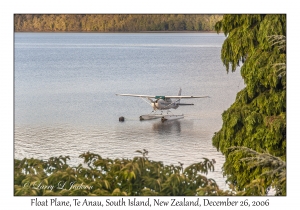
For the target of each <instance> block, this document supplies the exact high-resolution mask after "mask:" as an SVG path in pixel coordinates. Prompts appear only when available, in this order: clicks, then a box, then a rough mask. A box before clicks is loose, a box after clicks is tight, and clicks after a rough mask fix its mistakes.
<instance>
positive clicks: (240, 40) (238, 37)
mask: <svg viewBox="0 0 300 210" xmlns="http://www.w3.org/2000/svg"><path fill="white" fill-rule="evenodd" d="M215 27H216V30H217V31H223V32H224V33H225V35H226V36H227V38H226V40H225V41H224V44H223V46H222V51H221V59H222V61H223V63H224V65H225V66H226V70H227V71H229V69H231V71H235V70H236V68H237V67H238V66H239V65H241V64H242V67H241V75H242V77H243V79H244V82H245V85H246V87H245V88H244V89H243V90H241V91H240V92H239V93H238V94H237V97H236V101H235V102H234V103H233V104H232V105H231V107H230V108H229V109H228V110H226V111H224V113H223V114H222V118H223V126H222V128H221V130H220V131H219V132H217V133H215V135H214V137H213V145H214V146H215V147H216V148H217V149H218V150H220V151H221V152H222V153H223V154H225V157H226V162H225V164H224V174H225V175H227V178H228V182H229V183H230V184H232V185H233V186H234V188H235V189H236V190H245V189H246V190H245V193H246V194H248V195H263V194H265V193H266V192H267V191H268V189H269V187H270V186H276V187H275V189H276V190H277V192H276V193H277V194H278V195H282V194H285V190H283V189H284V188H285V187H284V186H283V185H284V184H285V182H284V184H282V183H283V182H281V184H282V185H280V187H278V185H277V184H275V181H274V180H275V179H272V178H273V177H272V176H270V177H267V176H265V175H266V174H267V173H265V171H266V170H267V171H268V170H269V168H268V167H265V166H263V167H250V166H249V164H250V162H247V161H241V158H243V157H244V156H243V154H244V153H243V152H242V151H240V152H233V150H231V149H230V148H231V147H232V146H238V147H243V148H244V147H247V148H250V149H252V150H254V151H256V152H263V153H265V152H267V154H269V155H271V156H274V158H277V157H278V158H280V159H281V160H282V161H285V160H286V65H285V64H286V47H285V43H286V42H285V36H286V16H285V15H279V14H277V15H273V14H270V15H224V17H223V20H221V21H220V22H218V23H217V24H216V26H215ZM234 151H235V150H234ZM243 151H244V150H243ZM250 165H251V164H250ZM262 174H264V176H263V175H262ZM269 175H270V174H269ZM253 183H256V187H253V186H254V184H253ZM247 186H248V187H247ZM249 186H252V187H253V188H251V189H250V187H249Z"/></svg>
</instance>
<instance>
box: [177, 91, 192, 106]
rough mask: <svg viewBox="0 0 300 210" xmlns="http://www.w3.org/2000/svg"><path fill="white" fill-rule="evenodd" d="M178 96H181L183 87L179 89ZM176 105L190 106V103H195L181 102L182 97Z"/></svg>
mask: <svg viewBox="0 0 300 210" xmlns="http://www.w3.org/2000/svg"><path fill="white" fill-rule="evenodd" d="M178 96H181V88H180V89H179V93H178ZM176 105H178V106H185V105H187V106H189V105H194V104H187V103H180V99H179V100H178V101H177V102H176Z"/></svg>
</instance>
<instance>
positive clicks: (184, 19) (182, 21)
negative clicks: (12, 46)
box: [14, 14, 222, 32]
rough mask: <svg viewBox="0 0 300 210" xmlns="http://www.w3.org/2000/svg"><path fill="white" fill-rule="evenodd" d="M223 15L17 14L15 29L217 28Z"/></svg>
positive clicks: (93, 30)
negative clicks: (216, 25)
mask: <svg viewBox="0 0 300 210" xmlns="http://www.w3.org/2000/svg"><path fill="white" fill-rule="evenodd" d="M221 19H222V15H202V14H199V15H197V14H87V15H84V14H15V15H14V28H15V32H143V31H214V30H215V29H214V26H215V24H216V22H217V21H219V20H221Z"/></svg>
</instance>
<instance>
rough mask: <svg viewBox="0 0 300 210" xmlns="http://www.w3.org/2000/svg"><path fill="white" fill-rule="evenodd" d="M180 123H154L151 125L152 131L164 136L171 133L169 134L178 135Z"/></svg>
mask: <svg viewBox="0 0 300 210" xmlns="http://www.w3.org/2000/svg"><path fill="white" fill-rule="evenodd" d="M180 123H181V122H180V121H178V120H176V121H172V122H165V123H160V122H156V123H153V125H152V130H153V131H157V132H158V133H161V134H166V133H171V132H176V133H180V132H181V124H180Z"/></svg>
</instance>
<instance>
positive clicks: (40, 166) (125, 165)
mask: <svg viewBox="0 0 300 210" xmlns="http://www.w3.org/2000/svg"><path fill="white" fill-rule="evenodd" d="M137 152H138V153H140V154H141V156H137V157H134V158H133V159H114V160H113V159H109V158H106V159H104V158H102V157H101V156H100V155H97V154H94V153H90V152H86V153H84V154H82V155H80V157H81V158H83V165H85V166H86V167H84V166H83V165H82V164H79V165H78V166H77V167H70V166H69V165H68V164H67V160H68V159H69V158H68V157H63V156H60V157H58V158H50V159H49V160H47V161H42V160H38V159H27V158H24V159H23V160H15V164H14V165H15V175H14V180H15V181H14V192H15V195H35V196H36V195H38V196H41V195H46V196H58V195H69V196H81V195H88V196H90V195H98V196H127V195H128V196H140V195H144V196H152V195H153V196H158V195H174V196H179V195H193V196H195V195H230V194H231V193H230V192H229V191H222V190H220V189H219V188H218V185H217V184H216V182H215V181H214V180H213V179H209V178H207V177H205V176H204V175H203V174H207V173H208V172H209V171H213V170H214V163H215V161H214V160H209V159H206V158H204V160H203V161H202V162H199V163H195V164H192V165H190V166H188V167H187V168H183V164H181V163H180V165H179V166H174V165H164V164H163V163H161V162H156V161H151V160H149V159H148V157H147V155H148V151H147V150H143V151H139V150H138V151H137Z"/></svg>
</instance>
